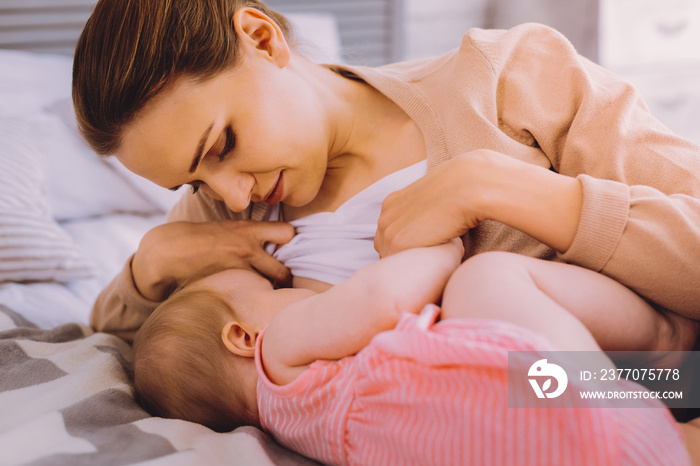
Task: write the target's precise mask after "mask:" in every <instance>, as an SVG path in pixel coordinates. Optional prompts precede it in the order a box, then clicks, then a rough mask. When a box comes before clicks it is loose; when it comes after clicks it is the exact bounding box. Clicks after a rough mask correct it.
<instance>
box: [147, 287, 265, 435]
mask: <svg viewBox="0 0 700 466" xmlns="http://www.w3.org/2000/svg"><path fill="white" fill-rule="evenodd" d="M232 314H233V310H232V309H231V308H230V307H229V306H228V305H227V304H226V303H225V302H224V301H223V300H222V299H221V298H219V297H218V296H216V295H215V294H213V293H211V292H207V291H204V290H189V289H187V288H184V289H182V290H180V291H178V292H177V293H175V294H173V295H172V296H171V297H170V298H168V299H167V300H166V301H164V302H163V303H162V304H161V305H160V306H158V308H157V309H156V310H155V311H154V312H153V314H151V316H149V317H148V319H146V322H145V323H144V324H143V326H142V327H141V329H139V331H138V332H137V333H136V336H135V339H134V346H133V349H134V352H133V353H134V396H135V398H136V400H137V401H138V402H139V403H140V404H141V406H143V407H144V409H146V411H148V412H149V413H150V414H151V415H153V416H160V417H166V418H173V419H184V420H186V421H191V422H196V423H199V424H202V425H205V426H207V427H209V428H210V429H213V430H215V431H217V432H228V431H231V430H233V429H235V428H236V427H238V426H241V425H247V424H250V423H251V420H252V419H255V416H256V414H254V413H250V412H247V411H246V407H245V405H244V404H242V403H241V402H240V401H239V400H241V399H242V393H243V390H242V388H241V385H240V382H242V381H241V380H240V377H241V376H240V374H239V373H238V372H237V371H236V370H235V367H236V361H235V359H236V358H238V356H235V355H233V354H232V353H230V352H229V351H228V350H227V349H226V347H225V346H224V343H223V341H222V340H221V329H222V328H223V327H224V325H225V323H226V322H227V321H228V318H229V316H233V315H232Z"/></svg>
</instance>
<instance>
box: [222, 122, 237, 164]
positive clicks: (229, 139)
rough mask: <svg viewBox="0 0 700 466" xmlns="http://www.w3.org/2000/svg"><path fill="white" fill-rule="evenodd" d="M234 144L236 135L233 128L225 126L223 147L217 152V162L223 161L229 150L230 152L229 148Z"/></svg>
mask: <svg viewBox="0 0 700 466" xmlns="http://www.w3.org/2000/svg"><path fill="white" fill-rule="evenodd" d="M235 145H236V135H235V134H233V129H232V128H231V127H230V126H228V127H227V128H226V139H225V140H224V147H223V149H222V150H221V152H219V155H218V157H219V162H221V161H223V160H224V159H225V158H226V156H227V155H228V153H229V152H231V149H233V147H234V146H235Z"/></svg>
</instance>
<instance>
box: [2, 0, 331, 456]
mask: <svg viewBox="0 0 700 466" xmlns="http://www.w3.org/2000/svg"><path fill="white" fill-rule="evenodd" d="M83 3H85V2H83ZM1 10H2V5H0V20H1V19H2V18H3V12H2V11H1ZM291 19H292V21H293V23H294V24H295V25H297V26H298V29H299V30H302V31H306V30H310V31H315V32H314V34H315V35H313V34H312V35H311V36H306V37H305V38H304V39H305V43H306V44H307V48H306V49H305V52H306V53H307V54H309V55H311V57H312V58H313V59H316V60H322V61H338V60H341V49H340V45H339V44H340V39H339V35H338V30H337V23H336V22H335V20H334V19H333V17H332V16H329V15H328V14H327V13H323V14H314V15H307V14H295V15H292V18H291ZM0 22H1V21H0ZM1 26H2V25H1V24H0V29H1ZM3 37H4V36H2V34H0V42H2V39H3ZM0 45H1V44H0ZM5 45H6V44H5ZM11 45H12V44H11ZM20 48H21V47H20ZM59 51H60V50H59ZM71 67H72V57H71V56H70V55H67V54H60V53H37V52H35V51H31V50H26V47H25V50H0V166H1V167H2V169H1V171H0V173H2V180H3V181H2V183H0V465H20V464H22V465H24V464H33V465H34V464H36V465H39V464H51V465H60V464H66V465H81V464H86V465H88V464H89V465H94V464H100V465H112V464H114V465H117V464H154V465H155V464H167V465H173V464H220V463H225V464H234V465H235V464H240V465H252V464H254V465H273V464H281V465H306V464H315V463H313V462H312V461H310V460H308V459H306V458H304V457H301V456H299V455H297V454H295V453H293V452H291V451H289V450H286V449H283V448H282V447H280V446H278V445H277V444H276V443H275V442H274V441H273V440H272V439H271V438H270V437H268V436H267V435H266V434H264V433H263V432H262V431H260V430H258V429H256V428H252V427H245V428H240V429H237V430H235V431H233V432H231V433H225V434H220V433H215V432H213V431H211V430H209V429H207V428H205V427H203V426H201V425H197V424H192V423H188V422H184V421H178V420H168V419H161V418H154V417H151V416H149V415H148V414H147V413H146V412H145V411H144V410H143V409H141V407H140V406H139V405H138V404H137V403H136V402H135V401H134V399H133V396H132V390H131V386H130V373H131V348H130V347H129V346H128V345H127V344H126V343H124V342H123V341H122V340H120V339H119V338H117V337H114V336H112V335H107V334H103V333H95V332H94V331H93V330H92V329H90V328H89V327H88V326H87V322H88V317H89V313H90V310H91V307H92V303H93V301H94V299H95V298H96V296H97V294H98V293H99V292H100V291H101V290H102V289H103V288H104V286H105V285H106V284H107V283H108V282H109V281H110V280H111V279H112V278H113V277H114V276H115V275H116V274H117V272H118V271H119V270H120V269H121V267H122V266H123V264H124V261H125V260H126V259H127V257H128V256H129V255H130V254H131V253H132V252H133V251H134V250H136V248H137V247H138V243H139V240H140V238H141V236H142V235H143V234H144V233H145V232H146V231H147V230H148V229H150V228H151V227H153V226H155V225H157V224H159V223H162V222H163V221H164V218H165V214H166V212H167V211H168V210H169V209H170V207H171V206H172V205H173V204H174V203H175V202H176V201H177V199H178V196H179V195H180V194H179V193H174V192H171V191H169V190H166V189H163V188H159V187H157V186H155V185H153V184H151V183H150V182H148V181H146V180H144V179H141V178H139V177H137V176H136V175H133V174H131V173H130V172H128V171H127V170H125V169H124V168H123V167H122V166H121V165H120V164H119V163H118V161H116V159H114V158H100V157H98V156H97V155H96V154H94V153H93V152H92V151H91V150H90V149H89V148H88V147H87V146H86V145H85V144H84V142H83V141H82V139H81V138H80V136H79V134H78V131H77V127H76V123H75V117H74V114H73V107H72V102H71V99H70V76H71ZM183 191H184V190H183Z"/></svg>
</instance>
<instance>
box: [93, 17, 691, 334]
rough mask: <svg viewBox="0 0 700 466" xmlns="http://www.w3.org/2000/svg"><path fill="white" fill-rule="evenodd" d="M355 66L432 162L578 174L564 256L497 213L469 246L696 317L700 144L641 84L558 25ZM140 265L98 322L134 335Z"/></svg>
mask: <svg viewBox="0 0 700 466" xmlns="http://www.w3.org/2000/svg"><path fill="white" fill-rule="evenodd" d="M345 69H346V70H347V71H350V72H352V73H354V74H356V75H358V76H360V77H361V78H362V79H364V80H365V81H366V82H368V83H369V84H370V85H372V86H374V87H375V88H377V89H378V90H379V91H381V92H382V93H384V94H385V95H386V96H388V97H389V98H390V99H392V100H393V101H394V102H396V103H397V104H398V105H399V106H401V107H402V108H403V109H404V111H406V113H408V115H410V116H411V118H413V119H414V121H415V122H416V123H417V124H418V126H419V127H420V129H421V131H422V132H423V135H424V137H425V143H426V148H427V154H428V169H429V170H430V168H431V167H434V166H435V165H437V164H440V163H442V162H443V161H445V160H448V159H450V158H451V157H454V156H456V155H459V154H461V153H464V152H466V151H470V150H473V149H478V148H488V149H493V150H497V151H500V152H503V153H505V154H508V155H511V156H513V157H516V158H518V159H520V160H524V161H527V162H530V163H533V164H537V165H540V166H543V167H548V168H551V169H552V170H554V171H556V172H558V173H561V174H563V175H567V176H571V177H578V178H579V179H580V180H581V182H582V185H583V211H582V214H581V219H580V222H579V228H578V231H577V233H576V236H575V238H574V241H573V243H572V245H571V247H570V248H569V250H568V251H566V253H564V254H559V253H556V252H555V251H553V250H552V249H550V248H548V247H547V246H545V245H543V244H541V243H539V242H537V241H535V240H534V239H532V238H531V237H529V236H527V235H525V234H523V233H520V232H518V231H516V230H514V229H512V228H510V227H507V226H505V225H503V224H500V223H496V222H491V221H487V222H484V223H483V224H482V225H480V226H479V227H478V228H476V229H474V230H472V231H470V232H468V233H467V234H466V235H465V236H464V240H465V246H466V249H467V252H468V254H469V255H473V254H477V253H479V252H483V251H489V250H503V251H512V252H518V253H522V254H526V255H530V256H533V257H540V258H544V259H550V260H559V261H566V262H570V263H573V264H578V265H580V266H583V267H586V268H589V269H592V270H596V271H600V272H601V273H604V274H605V275H608V276H611V277H613V278H615V279H616V280H618V281H620V282H621V283H623V284H625V285H626V286H628V287H629V288H631V289H632V290H634V291H635V292H637V293H638V294H640V295H641V296H643V297H644V298H646V299H648V300H649V301H651V302H653V303H654V304H655V305H656V306H658V307H663V308H666V309H669V310H672V311H675V312H678V313H680V314H683V315H686V316H690V317H694V318H696V319H698V318H700V286H698V284H700V199H699V198H700V179H699V178H700V147H699V146H698V145H695V144H693V143H691V142H689V141H687V140H684V139H682V138H680V137H678V136H675V135H674V134H673V133H671V132H670V131H669V130H668V129H667V128H666V127H664V126H663V125H662V124H661V123H659V122H658V121H657V120H655V119H654V118H653V117H652V116H651V115H650V114H649V113H648V111H647V109H646V106H645V104H644V103H643V102H642V100H641V98H640V96H639V95H638V93H637V92H636V91H635V89H633V88H632V87H631V86H630V85H628V84H627V83H625V82H624V81H621V80H620V79H619V78H617V77H616V76H614V75H613V74H611V73H609V72H608V71H606V70H604V69H602V68H600V67H599V66H597V65H595V64H593V63H591V62H590V61H588V60H586V59H585V58H582V57H581V56H579V55H578V54H577V53H576V52H575V50H574V49H573V47H572V46H571V45H570V43H569V42H568V41H567V40H566V39H565V38H564V37H563V36H561V35H560V34H559V33H557V32H556V31H554V30H552V29H549V28H547V27H544V26H541V25H536V24H527V25H522V26H518V27H516V28H514V29H511V30H509V31H501V30H479V29H475V30H471V31H470V32H469V33H467V34H466V35H465V36H464V39H463V41H462V44H461V47H460V48H459V49H457V50H455V51H453V52H451V53H448V54H447V55H444V56H442V57H439V58H432V59H426V60H421V61H416V62H405V63H397V64H393V65H388V66H384V67H380V68H366V67H346V68H345ZM265 210H266V206H265V205H252V206H251V207H250V208H249V209H248V211H246V212H244V213H243V214H234V213H233V212H231V211H229V210H228V209H227V208H226V206H225V205H223V203H221V202H217V201H214V200H212V199H211V198H208V197H207V196H206V195H202V194H197V195H194V196H185V197H184V198H183V199H182V200H181V201H180V203H179V204H178V205H176V206H175V208H174V209H173V211H172V212H171V213H170V216H169V220H192V221H205V220H213V219H230V218H253V219H256V220H259V219H262V218H263V217H264V215H265ZM130 262H131V261H130V260H129V262H127V264H126V266H125V268H124V270H123V271H122V273H121V274H120V275H118V276H117V277H116V278H115V279H114V281H113V282H112V283H111V284H110V285H109V286H108V287H107V288H106V289H105V290H104V291H103V292H102V293H101V295H100V296H99V297H98V299H97V301H96V303H95V306H94V309H93V312H92V316H91V324H92V325H93V326H94V327H95V328H96V329H97V330H101V331H107V332H111V333H115V334H117V335H119V336H121V337H123V338H125V339H131V338H132V337H133V333H134V332H135V330H136V329H138V327H139V326H140V325H141V323H142V322H143V320H144V319H145V318H146V317H147V316H148V315H149V314H150V313H151V312H152V310H153V309H154V308H155V306H156V305H157V304H158V303H156V302H151V301H148V300H146V299H144V298H143V297H142V296H140V294H139V293H138V291H137V290H136V288H135V287H134V284H133V279H132V275H131V270H130Z"/></svg>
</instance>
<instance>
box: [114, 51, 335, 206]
mask: <svg viewBox="0 0 700 466" xmlns="http://www.w3.org/2000/svg"><path fill="white" fill-rule="evenodd" d="M327 121H328V120H327V118H324V117H323V108H322V106H321V105H320V100H319V99H318V98H317V97H316V96H315V93H314V92H313V89H312V86H311V85H310V84H308V80H306V79H303V77H302V75H301V74H300V73H299V72H298V71H296V70H295V69H294V67H293V66H291V67H290V66H280V65H279V64H277V63H275V62H274V61H273V60H266V59H265V58H264V55H262V54H259V55H252V56H250V55H246V56H245V57H244V59H243V61H242V62H241V63H240V64H239V65H238V66H237V67H235V68H234V69H232V70H229V71H226V72H224V73H222V74H220V75H217V76H215V77H213V78H211V79H209V80H207V81H204V82H195V81H193V80H191V79H187V78H184V77H181V78H178V79H177V80H175V82H174V83H172V84H171V85H169V86H168V87H166V88H165V89H164V90H163V91H161V93H160V94H159V95H157V96H156V97H155V98H154V99H153V100H152V102H150V103H149V104H148V105H147V106H146V107H145V108H144V110H143V111H142V113H141V114H139V115H138V116H137V117H136V119H135V120H134V122H133V123H132V124H130V125H129V126H128V127H127V128H126V131H125V133H124V136H123V139H122V143H121V145H120V148H119V150H118V152H117V154H116V156H117V158H118V159H119V161H120V162H121V163H122V164H123V165H124V166H125V167H126V168H128V169H129V170H130V171H132V172H134V173H136V174H138V175H140V176H143V177H144V178H147V179H149V180H151V181H152V182H154V183H156V184H158V185H160V186H163V187H165V188H170V189H172V188H175V187H178V186H181V185H184V184H190V185H192V186H193V188H196V189H201V190H202V191H203V192H204V193H206V194H208V195H209V196H211V197H213V198H215V199H218V200H223V201H224V202H225V203H226V205H227V206H228V207H229V208H230V209H231V210H233V211H237V212H240V211H242V210H244V209H245V208H246V207H247V206H248V204H249V203H250V202H251V201H254V202H267V203H269V204H276V203H278V202H284V203H286V204H289V205H291V206H303V205H306V204H308V203H309V202H311V201H312V200H313V199H314V198H315V197H316V194H317V193H318V191H319V189H320V186H321V183H322V181H323V178H324V175H325V171H326V167H327V163H328V153H329V150H330V146H331V141H330V139H331V137H330V130H329V128H328V124H327Z"/></svg>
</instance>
